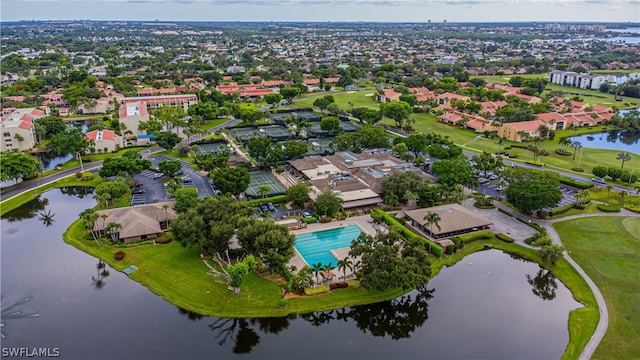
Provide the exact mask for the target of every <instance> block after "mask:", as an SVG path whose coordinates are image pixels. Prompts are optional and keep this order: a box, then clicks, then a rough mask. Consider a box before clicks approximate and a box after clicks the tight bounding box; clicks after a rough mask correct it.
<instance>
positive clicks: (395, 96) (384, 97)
mask: <svg viewBox="0 0 640 360" xmlns="http://www.w3.org/2000/svg"><path fill="white" fill-rule="evenodd" d="M401 95H402V94H401V93H399V92H397V91H395V90H393V89H384V90H383V91H382V93H380V94H377V95H376V101H378V102H381V103H388V102H394V101H400V96H401Z"/></svg>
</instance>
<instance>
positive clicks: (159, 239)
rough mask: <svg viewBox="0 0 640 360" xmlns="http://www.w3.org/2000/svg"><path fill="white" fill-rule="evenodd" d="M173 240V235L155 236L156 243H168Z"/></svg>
mask: <svg viewBox="0 0 640 360" xmlns="http://www.w3.org/2000/svg"><path fill="white" fill-rule="evenodd" d="M172 241H173V237H171V236H169V235H167V234H163V235H161V236H159V237H157V238H156V244H168V243H170V242H172Z"/></svg>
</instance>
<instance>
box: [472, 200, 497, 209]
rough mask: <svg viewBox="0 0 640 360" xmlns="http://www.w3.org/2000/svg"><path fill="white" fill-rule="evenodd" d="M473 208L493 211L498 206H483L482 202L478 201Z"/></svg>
mask: <svg viewBox="0 0 640 360" xmlns="http://www.w3.org/2000/svg"><path fill="white" fill-rule="evenodd" d="M473 206H475V207H477V208H478V209H493V208H495V207H496V206H495V205H493V204H488V205H487V204H482V202H480V201H476V202H475V203H474V204H473Z"/></svg>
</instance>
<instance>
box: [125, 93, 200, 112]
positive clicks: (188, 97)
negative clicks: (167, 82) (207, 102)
mask: <svg viewBox="0 0 640 360" xmlns="http://www.w3.org/2000/svg"><path fill="white" fill-rule="evenodd" d="M120 102H121V103H122V104H129V103H136V102H142V103H144V105H145V106H146V107H147V110H149V111H153V110H158V109H160V108H161V107H163V106H171V107H181V108H182V109H184V111H187V110H188V109H189V106H191V105H194V104H197V103H198V97H197V96H196V95H195V94H183V95H164V96H135V97H125V98H122V99H121V100H120Z"/></svg>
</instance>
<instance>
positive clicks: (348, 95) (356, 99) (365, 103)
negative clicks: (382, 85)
mask: <svg viewBox="0 0 640 360" xmlns="http://www.w3.org/2000/svg"><path fill="white" fill-rule="evenodd" d="M375 92H376V89H374V88H371V89H364V90H358V91H355V92H351V91H346V92H340V93H334V92H319V93H316V94H314V95H310V96H307V97H303V98H296V99H294V101H293V104H292V105H291V107H309V108H312V107H314V106H313V102H314V101H315V100H316V99H317V98H319V97H322V96H325V95H333V98H334V99H335V100H336V105H338V107H339V108H341V109H344V110H347V111H349V110H350V109H351V104H350V103H353V107H354V108H357V107H366V108H370V109H375V110H378V109H380V103H378V102H376V101H375V100H374V97H373V96H366V95H369V94H375Z"/></svg>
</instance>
